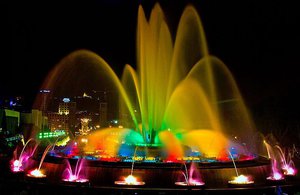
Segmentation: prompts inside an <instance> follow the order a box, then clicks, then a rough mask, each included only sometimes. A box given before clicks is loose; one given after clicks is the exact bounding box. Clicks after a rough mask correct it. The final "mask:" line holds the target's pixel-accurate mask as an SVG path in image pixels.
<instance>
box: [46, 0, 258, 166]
mask: <svg viewBox="0 0 300 195" xmlns="http://www.w3.org/2000/svg"><path fill="white" fill-rule="evenodd" d="M187 51H188V52H187ZM82 62H84V63H82ZM83 64H84V66H87V67H85V68H84V69H83V68H82V66H83ZM84 70H86V72H84ZM72 73H74V75H72ZM77 73H78V74H80V76H81V77H84V76H85V75H86V77H87V78H88V79H87V80H92V81H95V82H94V84H92V85H94V87H97V86H96V85H97V84H98V85H99V84H101V83H102V84H103V85H106V84H107V85H108V86H109V87H110V88H112V91H114V90H115V91H117V92H118V95H119V96H120V103H119V105H120V108H119V109H120V116H119V121H120V122H121V123H122V127H124V128H122V129H118V128H117V129H114V128H108V129H105V128H102V129H99V130H98V131H94V132H93V133H90V134H89V135H87V139H88V140H89V142H88V143H87V144H86V146H85V148H84V149H83V150H84V151H88V152H89V153H91V152H92V151H94V152H95V151H102V152H103V153H98V154H96V152H95V155H98V156H101V155H102V156H103V155H104V154H107V153H109V156H112V157H117V158H118V157H119V156H123V155H122V151H121V149H120V148H122V146H123V145H132V149H131V150H132V152H131V153H133V150H134V148H135V147H134V146H139V148H140V149H142V148H143V147H145V148H148V147H152V148H155V147H156V148H157V153H156V155H157V156H159V157H161V158H160V159H161V160H162V161H164V162H167V161H168V162H177V161H178V159H182V158H183V157H185V156H190V155H191V153H190V151H199V157H201V159H202V160H203V161H205V160H206V159H215V161H216V162H217V161H219V160H220V159H228V160H229V161H230V158H228V154H226V152H224V151H226V150H227V148H228V147H232V145H234V147H235V148H236V150H237V151H238V153H239V155H238V157H241V159H242V158H244V157H247V159H254V158H256V155H255V152H256V151H255V147H254V144H252V141H253V140H251V136H250V135H251V134H252V133H253V132H254V131H255V127H254V125H253V123H252V121H251V119H250V117H249V114H248V112H247V109H246V107H245V105H244V102H243V99H242V97H241V95H240V93H239V90H238V87H237V85H236V83H235V81H234V78H233V76H232V74H231V73H230V71H229V70H228V68H227V67H226V66H225V64H224V63H223V62H222V61H221V60H219V59H218V58H216V57H214V56H211V55H210V54H209V52H208V48H207V44H206V38H205V34H204V31H203V27H202V24H201V21H200V18H199V16H198V14H197V12H196V10H195V9H194V8H193V7H192V6H187V7H186V9H185V10H184V12H183V14H182V17H181V19H180V22H179V25H178V29H177V35H176V39H175V42H174V43H173V41H172V38H171V33H170V31H169V28H168V26H167V24H166V22H165V17H164V14H163V12H162V10H161V8H160V6H159V5H158V4H156V5H155V7H154V9H153V10H152V12H151V15H150V19H149V20H148V21H147V19H146V17H145V14H144V11H143V8H142V7H141V6H140V7H139V11H138V25H137V70H134V69H133V68H132V66H130V65H128V64H127V65H126V66H125V68H124V71H123V75H122V78H121V79H119V78H118V77H117V75H116V74H115V72H114V71H113V70H112V69H111V67H110V66H109V65H108V63H107V62H105V61H104V59H102V58H101V57H100V56H98V55H97V54H95V53H93V52H91V51H87V50H79V51H75V52H73V53H71V54H70V55H69V56H67V57H66V58H64V59H63V60H62V61H61V62H60V63H59V64H58V65H57V66H56V67H55V68H54V70H53V71H52V72H50V74H49V76H48V77H47V79H46V81H45V82H44V85H43V88H46V89H50V90H51V91H52V92H53V93H54V94H58V95H59V93H61V94H62V93H70V94H76V93H77V92H78V91H80V90H81V89H80V87H79V86H80V85H78V88H79V89H78V91H76V89H74V82H76V83H80V82H82V83H86V82H87V81H85V80H80V79H81V78H80V77H79V76H78V75H76V74H77ZM64 74H68V76H69V77H68V78H66V77H65V76H64ZM99 78H101V79H102V80H99ZM73 79H76V81H75V80H73ZM82 79H84V78H82ZM97 79H98V80H97ZM103 82H105V83H103ZM86 85H87V86H88V85H90V83H87V84H86ZM57 86H60V87H59V89H60V90H58V88H57ZM75 86H77V85H75ZM98 87H99V86H98ZM61 89H64V91H61ZM71 90H72V91H71ZM129 134H130V135H131V136H128V135H129ZM232 137H239V138H240V140H242V143H243V144H244V145H243V146H242V145H241V144H242V143H235V142H232V141H231V138H232ZM105 142H107V144H106V143H105ZM212 145H213V147H211V146H212ZM145 150H147V149H145ZM161 151H163V152H161ZM162 153H163V154H162ZM106 156H107V155H106ZM145 156H147V154H145ZM99 160H101V158H100V159H99ZM237 160H239V159H237Z"/></svg>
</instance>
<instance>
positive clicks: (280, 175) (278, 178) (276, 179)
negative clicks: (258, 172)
mask: <svg viewBox="0 0 300 195" xmlns="http://www.w3.org/2000/svg"><path fill="white" fill-rule="evenodd" d="M283 179H284V177H283V176H282V174H281V173H278V172H275V173H274V174H273V175H271V176H269V177H267V180H275V181H278V180H283Z"/></svg>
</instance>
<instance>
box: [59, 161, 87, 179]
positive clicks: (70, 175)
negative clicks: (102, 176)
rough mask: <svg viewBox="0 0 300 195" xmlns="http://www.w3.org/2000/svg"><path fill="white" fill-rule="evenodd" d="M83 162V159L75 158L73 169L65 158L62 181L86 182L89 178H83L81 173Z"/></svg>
mask: <svg viewBox="0 0 300 195" xmlns="http://www.w3.org/2000/svg"><path fill="white" fill-rule="evenodd" d="M83 163H84V159H82V158H80V159H78V160H77V163H76V166H75V169H74V171H73V170H72V166H71V164H70V162H69V161H68V160H66V165H67V167H66V169H65V170H64V172H63V179H62V180H63V181H65V182H75V183H87V182H88V181H89V180H88V179H86V178H85V175H84V174H83V171H84V170H83Z"/></svg>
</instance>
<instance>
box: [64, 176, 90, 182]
mask: <svg viewBox="0 0 300 195" xmlns="http://www.w3.org/2000/svg"><path fill="white" fill-rule="evenodd" d="M63 181H66V182H77V183H86V182H88V181H89V180H88V179H85V178H80V177H78V176H76V175H70V176H69V177H68V178H66V179H63Z"/></svg>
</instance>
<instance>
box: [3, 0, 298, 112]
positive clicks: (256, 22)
mask: <svg viewBox="0 0 300 195" xmlns="http://www.w3.org/2000/svg"><path fill="white" fill-rule="evenodd" d="M154 2H155V1H143V0H139V1H137V0H136V1H135V0H102V1H101V0H98V1H95V0H94V1H81V2H80V1H79V2H72V1H67V3H66V1H64V3H61V2H59V1H57V2H55V1H50V0H44V1H37V2H34V3H33V2H32V3H30V2H27V1H26V2H23V3H17V2H10V3H8V2H7V3H1V5H0V26H1V28H0V50H1V52H0V59H1V60H0V65H1V73H0V74H1V76H0V95H2V96H3V95H22V96H24V97H25V98H27V99H29V100H32V99H33V98H34V95H35V94H36V92H37V91H38V89H39V87H40V85H41V84H42V82H43V79H44V78H45V76H46V75H47V73H48V71H49V70H51V68H52V67H53V66H54V65H55V64H56V63H58V62H59V61H60V60H61V59H62V58H63V57H65V56H66V55H68V54H69V53H70V52H72V51H74V50H77V49H83V48H85V49H89V50H92V51H94V52H96V53H97V54H99V55H100V56H102V57H103V58H104V59H105V60H106V61H107V62H108V63H109V64H110V65H111V66H112V68H113V69H114V70H116V72H118V73H120V72H121V69H122V67H123V65H124V64H126V63H129V64H135V32H136V20H137V9H138V5H139V4H142V5H143V7H144V8H145V10H146V12H147V13H148V14H149V12H150V10H151V8H152V6H153V4H154ZM159 2H160V4H161V7H162V9H163V10H164V12H165V15H166V18H167V20H168V23H169V26H170V29H171V31H173V32H175V30H176V25H177V24H178V20H179V17H180V15H181V13H182V10H183V8H184V7H185V5H187V4H188V3H191V4H193V5H194V6H195V7H196V8H197V10H198V12H199V14H200V16H201V19H202V21H203V25H204V30H205V32H206V36H207V42H208V45H209V49H210V53H211V54H213V55H215V56H217V57H219V58H220V59H221V60H223V61H224V62H225V64H226V65H227V66H228V67H229V69H230V70H231V71H232V73H233V75H234V76H235V78H236V80H237V82H238V85H239V87H240V89H241V91H242V95H243V96H244V97H245V100H246V103H247V104H248V105H250V106H252V105H259V104H260V103H261V102H263V101H267V100H268V99H272V98H279V99H280V100H281V101H282V100H286V101H290V102H291V101H295V100H296V101H297V97H299V96H298V94H297V91H298V90H299V86H300V79H299V75H298V70H297V69H298V66H299V64H300V61H299V57H298V56H299V55H298V54H299V51H300V49H298V47H299V46H300V31H299V30H297V29H298V28H299V25H300V14H299V12H298V10H297V8H298V7H297V6H296V5H295V3H292V1H282V0H280V1H279V0H278V1H277V0H266V1H261V0H254V1H223V0H219V1H216V0H194V1H192V0H190V1H188V0H182V1H176V2H180V3H175V2H174V1H171V0H169V1H167V0H162V1H159ZM290 98H292V99H290ZM295 105H298V108H299V103H297V104H295Z"/></svg>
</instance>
